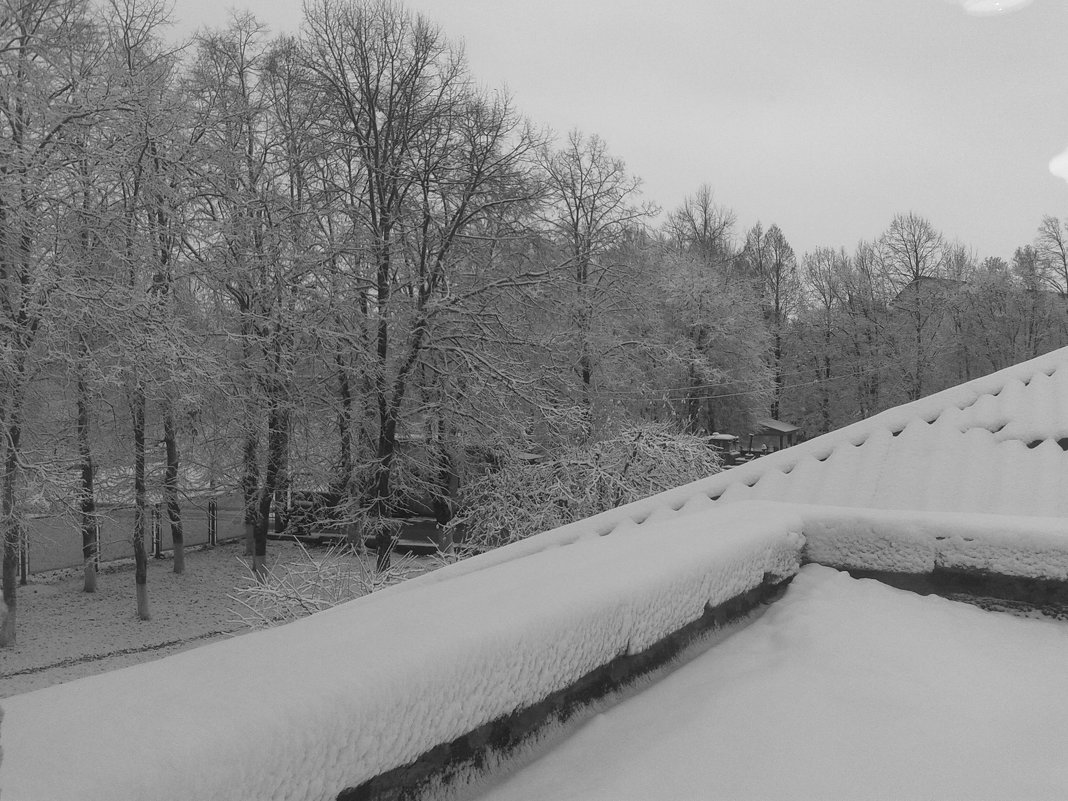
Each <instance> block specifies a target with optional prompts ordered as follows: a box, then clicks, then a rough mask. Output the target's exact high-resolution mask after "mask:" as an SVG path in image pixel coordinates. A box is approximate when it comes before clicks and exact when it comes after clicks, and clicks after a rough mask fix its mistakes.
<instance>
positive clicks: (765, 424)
mask: <svg viewBox="0 0 1068 801" xmlns="http://www.w3.org/2000/svg"><path fill="white" fill-rule="evenodd" d="M757 426H758V427H759V428H766V429H768V430H769V431H774V432H775V433H777V434H792V433H794V432H795V431H800V430H801V429H800V428H798V427H797V426H795V425H793V424H792V423H784V422H783V421H782V420H776V419H774V418H772V417H765V418H764V419H763V420H757Z"/></svg>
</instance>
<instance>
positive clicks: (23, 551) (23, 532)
mask: <svg viewBox="0 0 1068 801" xmlns="http://www.w3.org/2000/svg"><path fill="white" fill-rule="evenodd" d="M15 525H16V526H18V537H19V584H21V585H22V586H26V581H27V578H28V576H29V573H30V537H29V532H28V527H27V526H24V525H23V524H22V523H21V522H19V523H15Z"/></svg>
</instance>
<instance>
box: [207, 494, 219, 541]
mask: <svg viewBox="0 0 1068 801" xmlns="http://www.w3.org/2000/svg"><path fill="white" fill-rule="evenodd" d="M218 542H219V502H218V501H217V500H215V499H214V498H212V499H211V500H209V501H208V545H217V544H218Z"/></svg>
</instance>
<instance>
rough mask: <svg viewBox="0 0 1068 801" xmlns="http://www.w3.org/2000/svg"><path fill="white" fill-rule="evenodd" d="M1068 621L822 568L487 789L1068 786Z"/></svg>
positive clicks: (582, 794) (801, 790)
mask: <svg viewBox="0 0 1068 801" xmlns="http://www.w3.org/2000/svg"><path fill="white" fill-rule="evenodd" d="M1065 664H1068V625H1066V624H1064V623H1058V622H1051V621H1046V620H1027V619H1020V618H1015V617H1011V616H1008V615H1005V614H999V613H993V612H984V611H981V610H979V609H976V608H974V607H972V606H969V605H966V604H961V603H954V602H952V601H946V600H944V599H941V598H937V597H921V596H917V595H912V594H909V593H906V592H902V591H899V590H895V589H892V588H889V587H886V586H884V585H881V584H878V583H876V582H874V581H857V580H854V579H851V578H849V577H848V576H847V575H846V574H844V573H839V572H836V571H833V570H831V569H829V568H825V567H819V566H815V565H812V566H808V567H805V568H803V569H802V571H801V573H800V574H799V575H798V576H797V577H796V578H795V579H794V582H793V583H792V584H791V586H790V589H789V590H788V591H787V594H786V596H785V597H784V598H783V599H782V600H780V601H778V602H777V603H775V604H773V605H772V607H771V608H770V609H769V610H768V612H767V613H766V614H765V615H764V616H763V617H761V618H760V619H759V620H757V621H756V622H755V623H753V624H752V625H751V626H749V627H748V628H746V629H743V630H742V631H740V632H738V633H737V634H734V635H733V636H731V637H730V638H728V639H727V640H726V641H724V642H722V643H720V644H718V645H716V646H715V647H714V648H712V649H711V650H710V651H708V652H706V653H705V654H703V655H702V656H700V657H698V658H697V659H695V660H694V661H693V662H691V663H689V664H687V665H685V666H683V667H682V668H680V669H679V670H678V671H676V672H675V673H673V674H672V675H670V676H668V677H667V678H665V679H663V680H662V681H660V682H658V683H657V684H655V685H653V686H652V687H650V688H648V689H647V690H645V691H644V692H642V693H641V694H639V695H637V696H635V697H633V698H631V699H630V700H628V701H626V702H624V703H623V704H621V705H619V706H617V707H615V708H612V709H610V710H608V711H606V712H604V713H603V714H600V715H598V716H597V717H596V718H594V719H592V720H591V721H589V722H588V723H587V724H586V725H585V726H583V727H582V728H581V729H580V730H579V731H578V732H576V733H575V734H574V736H572V737H571V738H570V739H568V740H567V741H565V742H564V743H561V744H559V745H557V746H556V747H555V748H553V749H552V750H551V751H549V752H548V753H547V754H545V755H544V756H542V757H541V758H540V759H538V760H537V761H535V762H533V763H531V764H530V765H528V766H527V767H525V768H524V769H522V770H521V771H519V772H518V773H516V774H514V775H513V776H512V777H511V778H510V779H508V780H507V781H505V782H504V783H503V784H501V785H499V786H497V787H495V788H493V789H491V790H489V791H487V792H486V794H485V798H486V799H488V800H489V799H492V801H521V800H522V799H544V798H554V799H583V801H593V800H594V799H646V798H658V799H693V798H701V799H749V798H752V799H765V798H795V799H888V798H894V799H906V798H907V799H942V800H943V801H947V800H948V799H969V800H970V801H981V800H982V799H992V800H993V799H1007V798H1012V799H1064V798H1068V762H1065V760H1064V758H1063V756H1064V755H1063V745H1064V743H1065V742H1068V671H1065V669H1064V666H1065Z"/></svg>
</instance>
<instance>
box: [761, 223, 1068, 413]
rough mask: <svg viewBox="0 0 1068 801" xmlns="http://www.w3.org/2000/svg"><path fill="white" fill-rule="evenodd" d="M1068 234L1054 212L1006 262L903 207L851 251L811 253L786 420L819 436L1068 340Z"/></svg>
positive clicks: (792, 328) (796, 292)
mask: <svg viewBox="0 0 1068 801" xmlns="http://www.w3.org/2000/svg"><path fill="white" fill-rule="evenodd" d="M1066 233H1068V222H1061V221H1059V220H1058V219H1056V218H1054V217H1046V218H1044V219H1043V220H1042V222H1041V225H1040V226H1039V228H1038V231H1037V233H1036V236H1035V239H1034V241H1033V242H1032V243H1030V244H1026V245H1021V246H1020V247H1019V248H1017V250H1016V252H1015V254H1014V256H1013V259H1012V262H1011V263H1006V262H1005V261H1004V260H1002V259H1000V258H984V259H979V258H977V257H976V256H975V255H974V254H973V253H971V252H970V251H969V250H968V249H967V248H966V247H965V246H963V245H961V244H959V243H955V242H951V241H949V240H947V238H946V237H945V236H944V235H943V234H942V233H941V232H939V231H938V230H937V229H936V228H935V227H934V226H933V225H932V224H931V223H930V222H929V221H928V220H926V219H925V218H923V217H921V216H919V215H917V214H914V213H907V214H900V215H897V216H896V217H895V218H894V219H893V220H892V221H891V223H890V225H889V226H888V228H887V229H886V231H885V232H884V233H883V234H882V235H881V236H880V237H879V238H878V239H876V240H874V241H870V242H864V241H862V242H860V243H859V244H858V245H857V246H856V248H855V250H854V251H853V252H852V253H847V252H846V251H845V250H844V249H843V248H838V249H833V248H816V249H815V250H814V251H813V252H810V253H806V254H804V255H803V256H802V257H801V258H800V259H798V260H796V263H795V264H794V265H793V268H792V269H793V274H794V275H795V276H796V283H795V285H794V289H793V300H792V303H793V304H794V305H793V312H792V314H791V316H790V318H789V319H788V320H787V321H786V323H785V325H784V329H785V330H787V331H788V332H789V336H788V337H787V340H786V341H787V342H788V343H789V347H788V348H787V349H786V351H785V352H784V354H783V359H782V361H781V362H780V365H782V369H783V370H784V371H785V372H786V373H787V374H788V375H789V380H788V381H787V382H786V386H785V389H784V396H785V400H784V403H783V408H784V416H786V417H787V418H789V419H790V420H791V421H795V422H797V423H799V424H800V425H802V426H803V427H804V428H806V429H807V430H808V431H809V432H810V433H822V432H825V431H828V430H830V429H832V428H835V427H838V426H841V425H844V424H847V423H849V422H852V421H854V420H857V419H861V418H864V417H867V416H869V415H871V414H873V413H875V412H878V411H880V410H882V409H885V408H887V407H889V406H893V405H896V404H899V403H903V402H906V401H909V400H915V399H917V398H920V397H922V396H924V395H927V394H930V393H931V392H935V391H938V390H940V389H944V388H946V387H949V386H952V385H954V384H957V383H960V382H962V381H967V380H969V379H972V378H976V377H978V376H980V375H984V374H986V373H989V372H993V371H996V370H1000V369H1002V368H1004V367H1007V366H1009V365H1011V364H1014V363H1016V362H1019V361H1023V360H1026V359H1030V358H1034V357H1035V356H1038V355H1039V354H1042V353H1045V352H1048V351H1049V350H1052V349H1054V348H1058V347H1063V346H1065V345H1068V283H1066V278H1068V274H1066V273H1065V271H1064V269H1063V265H1064V263H1065V262H1064V256H1063V254H1064V253H1065V249H1064V247H1063V243H1064V242H1065V235H1066Z"/></svg>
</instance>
